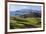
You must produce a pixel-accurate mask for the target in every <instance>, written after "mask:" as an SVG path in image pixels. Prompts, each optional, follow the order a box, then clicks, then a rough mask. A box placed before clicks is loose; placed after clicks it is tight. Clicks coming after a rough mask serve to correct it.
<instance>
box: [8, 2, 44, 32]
mask: <svg viewBox="0 0 46 34" xmlns="http://www.w3.org/2000/svg"><path fill="white" fill-rule="evenodd" d="M7 24H8V25H7V31H8V32H20V31H36V30H43V4H35V3H18V2H8V3H7Z"/></svg>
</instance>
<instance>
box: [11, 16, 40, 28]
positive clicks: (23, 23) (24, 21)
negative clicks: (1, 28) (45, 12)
mask: <svg viewBox="0 0 46 34" xmlns="http://www.w3.org/2000/svg"><path fill="white" fill-rule="evenodd" d="M39 27H41V18H38V17H37V18H35V17H34V18H22V17H19V16H10V29H20V28H39Z"/></svg>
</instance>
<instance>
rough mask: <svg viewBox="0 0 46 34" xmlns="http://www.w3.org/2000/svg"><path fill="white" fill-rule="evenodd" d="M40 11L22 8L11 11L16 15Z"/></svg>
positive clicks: (12, 14) (11, 13)
mask: <svg viewBox="0 0 46 34" xmlns="http://www.w3.org/2000/svg"><path fill="white" fill-rule="evenodd" d="M32 12H34V13H40V11H38V10H30V9H21V10H16V11H10V15H11V16H16V15H24V14H29V13H32Z"/></svg>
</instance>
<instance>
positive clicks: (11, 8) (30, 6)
mask: <svg viewBox="0 0 46 34" xmlns="http://www.w3.org/2000/svg"><path fill="white" fill-rule="evenodd" d="M9 9H10V11H16V10H21V9H32V10H38V11H39V10H40V9H41V6H33V5H16V4H10V6H9Z"/></svg>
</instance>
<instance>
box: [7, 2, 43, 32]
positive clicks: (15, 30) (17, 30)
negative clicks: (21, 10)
mask: <svg viewBox="0 0 46 34" xmlns="http://www.w3.org/2000/svg"><path fill="white" fill-rule="evenodd" d="M10 4H18V5H35V6H36V5H37V6H41V16H42V17H41V21H42V23H41V28H27V29H10V27H9V26H10V24H9V23H10V18H9V17H10V16H9V5H10ZM7 24H8V25H7V32H19V31H35V30H43V4H31V3H30V4H29V3H16V2H8V3H7Z"/></svg>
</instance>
